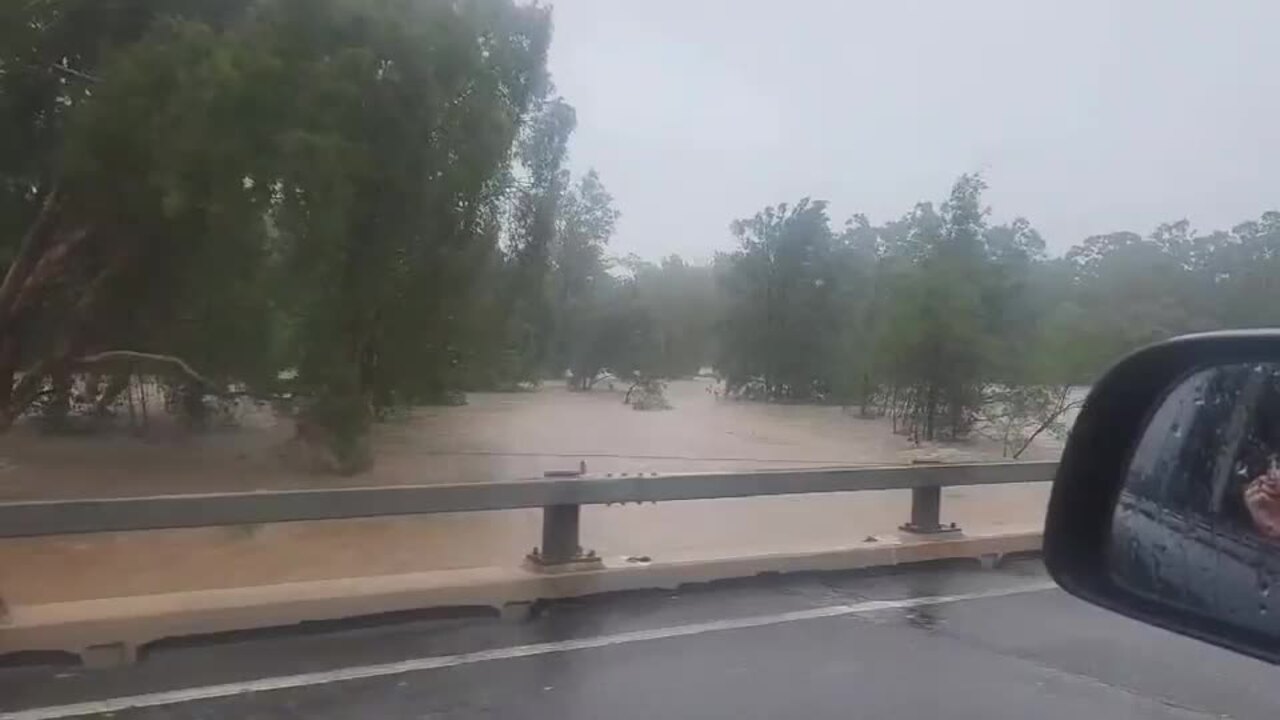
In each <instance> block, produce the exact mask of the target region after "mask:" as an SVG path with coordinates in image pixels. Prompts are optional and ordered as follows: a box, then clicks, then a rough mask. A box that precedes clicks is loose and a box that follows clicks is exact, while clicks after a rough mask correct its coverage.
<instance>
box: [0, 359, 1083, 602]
mask: <svg viewBox="0 0 1280 720" xmlns="http://www.w3.org/2000/svg"><path fill="white" fill-rule="evenodd" d="M668 398H669V399H670V401H671V403H672V405H673V406H674V407H673V409H671V410H667V411H650V412H639V411H634V410H631V409H630V408H629V407H627V406H626V405H623V403H622V393H621V392H620V391H609V390H608V389H603V390H600V391H594V392H591V393H573V392H568V391H567V390H564V389H562V388H559V387H545V388H543V389H541V390H539V391H537V392H528V393H477V394H472V395H471V396H469V398H468V400H469V402H468V404H467V405H465V406H461V407H433V408H421V409H417V410H415V411H414V412H412V413H411V414H410V415H409V416H408V417H406V418H404V419H402V420H398V421H395V422H392V423H388V424H385V425H382V426H380V427H379V428H378V429H377V432H376V436H375V452H376V456H377V466H376V468H375V469H374V470H373V471H372V472H370V473H367V474H364V475H360V476H356V477H353V478H335V477H315V476H310V475H305V474H301V473H296V472H290V471H288V470H286V469H284V468H283V467H282V465H281V463H280V460H279V458H278V454H277V450H276V448H277V447H278V446H279V444H280V443H281V442H282V441H283V440H285V439H286V438H288V437H289V435H290V433H291V431H292V430H291V427H290V426H289V424H288V423H287V422H281V421H278V420H277V419H275V418H274V417H273V416H271V415H270V413H267V412H253V413H248V414H246V415H245V416H244V417H243V418H242V423H241V425H240V426H239V427H237V428H231V429H224V430H220V431H216V432H213V433H209V434H205V435H201V436H182V435H174V434H168V435H167V436H161V435H163V434H161V433H157V435H156V436H152V437H150V438H135V437H130V436H126V435H117V436H112V437H56V438H54V437H44V436H40V435H38V434H35V433H33V432H30V431H27V430H21V429H20V430H17V431H15V432H12V433H10V434H8V435H7V436H5V437H4V438H3V439H0V463H2V464H0V499H10V500H11V499H31V498H56V497H92V496H97V497H102V496H122V495H134V494H158V493H166V494H167V493H185V492H208V491H214V490H249V489H267V488H293V487H337V486H345V485H377V484H421V483H457V482H486V481H491V480H498V479H502V480H509V479H517V478H520V477H536V476H539V475H541V474H542V473H543V472H544V471H547V470H558V469H568V468H573V467H576V466H577V465H578V463H579V462H580V461H585V462H586V463H587V466H588V469H589V470H590V471H591V472H593V473H596V472H599V473H608V472H613V473H621V472H628V473H634V472H675V471H698V470H722V469H751V468H759V469H766V468H785V467H797V466H803V467H815V466H822V465H850V464H885V463H899V462H908V461H910V460H911V459H913V458H919V457H921V456H925V457H936V458H942V459H949V460H980V459H999V457H1000V451H999V445H998V444H997V443H995V442H992V441H987V440H977V441H973V442H969V443H965V444H962V445H957V446H951V447H923V448H920V447H915V446H913V445H912V444H911V443H910V442H909V441H908V440H907V439H905V438H903V437H901V436H897V435H894V434H893V433H892V432H891V431H890V427H889V425H888V423H887V422H886V421H884V420H868V419H862V418H858V417H856V416H855V415H853V414H850V413H846V412H844V411H842V410H841V409H840V408H837V407H814V406H796V405H787V406H784V405H766V404H757V403H746V402H736V401H729V400H724V399H722V398H719V397H718V396H717V394H716V393H715V387H714V384H713V383H712V381H710V380H705V379H698V380H687V381H678V382H674V383H672V384H671V385H670V387H669V389H668ZM1059 452H1060V444H1059V443H1058V441H1057V440H1055V439H1053V438H1045V439H1044V440H1042V441H1038V442H1037V444H1036V446H1035V447H1033V448H1032V451H1031V453H1029V455H1028V456H1026V457H1027V458H1029V459H1052V458H1054V457H1056V455H1057V454H1058V453H1059ZM1046 497H1047V487H1045V484H1043V483H1037V484H1028V485H1018V486H993V487H970V488H953V489H948V490H947V491H946V493H945V497H944V506H943V512H944V519H945V520H955V521H957V522H960V523H961V524H962V525H968V526H981V527H984V528H992V527H1009V528H1020V529H1021V528H1029V527H1034V526H1036V525H1038V524H1039V523H1040V522H1041V520H1042V517H1043V507H1044V502H1045V498H1046ZM908 507H909V497H908V494H907V493H906V492H904V491H885V492H865V493H842V494H833V495H823V496H794V497H773V498H747V499H734V500H704V501H689V502H679V503H665V504H662V505H647V506H642V507H636V506H627V507H617V506H615V507H588V508H586V509H585V510H584V514H583V528H582V535H583V541H584V544H586V545H589V546H590V547H592V548H593V549H596V550H598V551H599V552H601V553H602V554H604V555H606V556H611V557H612V556H630V555H647V556H649V557H653V558H655V559H679V558H688V557H695V556H702V555H715V554H740V553H745V552H782V551H802V550H808V549H815V548H823V547H833V546H837V545H846V544H852V543H856V542H861V541H862V540H863V539H864V538H865V537H866V536H868V535H875V534H883V533H892V532H894V530H895V528H896V527H897V525H898V524H900V523H901V522H903V521H904V520H905V519H906V516H907V511H908ZM539 523H540V513H539V511H536V510H532V511H530V510H517V511H503V512H484V513H456V514H441V515H431V516H417V517H404V518H378V519H368V520H342V521H324V522H306V523H289V524H274V525H263V526H239V527H229V528H202V529H190V530H166V531H149V532H138V533H103V534H97V535H81V536H64V537H50V538H31V539H17V540H4V541H0V597H4V598H5V599H6V601H8V602H10V603H14V604H21V603H29V602H48V601H59V600H73V599H85V598H94V597H114V596H123V595H133V594H139V593H151V592H165V591H175V590H185V589H202V588H216V587H232V586H240V585H254V584H268V583H277V582H287V581H294V580H307V579H320V578H332V577H346V576H353V575H366V574H383V573H397V572H410V571H421V570H434V569H445V568H458V567H470V566H478V565H495V564H499V565H511V564H515V563H517V562H518V561H519V559H520V558H521V557H522V556H523V554H524V553H526V552H528V551H529V550H530V549H531V548H532V547H533V546H534V545H535V544H536V543H537V540H538V532H539Z"/></svg>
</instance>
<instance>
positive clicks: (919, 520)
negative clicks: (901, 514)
mask: <svg viewBox="0 0 1280 720" xmlns="http://www.w3.org/2000/svg"><path fill="white" fill-rule="evenodd" d="M941 511H942V488H940V487H938V486H936V485H935V486H933V487H918V488H911V522H909V523H907V524H906V525H900V526H899V528H898V529H899V530H903V531H905V532H911V533H919V534H921V535H932V534H935V533H944V532H958V531H959V530H960V528H959V527H958V526H957V525H956V524H955V523H951V524H949V525H943V524H942V522H941Z"/></svg>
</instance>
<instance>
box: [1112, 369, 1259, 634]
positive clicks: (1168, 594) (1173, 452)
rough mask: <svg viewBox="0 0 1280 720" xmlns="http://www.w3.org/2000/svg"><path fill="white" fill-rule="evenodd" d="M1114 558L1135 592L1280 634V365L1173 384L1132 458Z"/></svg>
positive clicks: (1210, 372)
mask: <svg viewBox="0 0 1280 720" xmlns="http://www.w3.org/2000/svg"><path fill="white" fill-rule="evenodd" d="M1108 560H1109V563H1110V572H1111V574H1112V577H1113V578H1114V579H1115V580H1116V582H1117V583H1119V584H1120V585H1122V586H1124V587H1126V588H1128V589H1130V590H1132V591H1135V592H1137V593H1140V594H1142V595H1146V596H1149V597H1151V598H1153V599H1156V600H1158V601H1160V602H1162V603H1165V604H1174V605H1178V606H1181V607H1182V608H1183V609H1187V610H1191V611H1193V612H1195V613H1197V614H1200V615H1203V616H1207V617H1211V618H1215V619H1218V620H1222V621H1225V622H1228V623H1230V624H1232V625H1235V626H1237V627H1240V628H1241V629H1244V630H1248V631H1251V632H1258V633H1263V634H1267V635H1272V636H1275V635H1277V634H1280V589H1277V588H1275V585H1276V583H1277V581H1280V363H1264V364H1257V363H1250V364H1235V365H1222V366H1216V367H1210V368H1206V369H1203V370H1199V371H1197V372H1194V373H1192V374H1191V375H1189V376H1187V377H1185V378H1184V379H1183V380H1181V381H1180V382H1178V383H1176V384H1174V386H1173V387H1172V388H1171V389H1170V390H1169V392H1168V394H1167V395H1166V396H1165V398H1164V400H1163V402H1162V403H1161V404H1160V405H1159V406H1158V407H1157V409H1156V411H1155V412H1154V413H1153V414H1152V416H1151V419H1150V421H1149V423H1148V425H1147V427H1146V430H1145V432H1144V434H1143V436H1142V438H1141V439H1140V441H1139V442H1138V445H1137V447H1136V448H1135V450H1134V453H1133V456H1132V458H1131V460H1130V465H1129V469H1128V473H1127V477H1126V482H1125V486H1124V489H1123V490H1122V491H1121V494H1120V500H1119V503H1118V504H1117V505H1116V510H1115V515H1114V517H1113V518H1112V523H1111V539H1110V545H1109V553H1108Z"/></svg>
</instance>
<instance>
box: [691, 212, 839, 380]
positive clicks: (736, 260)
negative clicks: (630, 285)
mask: <svg viewBox="0 0 1280 720" xmlns="http://www.w3.org/2000/svg"><path fill="white" fill-rule="evenodd" d="M730 229H731V231H732V232H733V234H734V236H735V237H736V238H737V240H738V243H739V248H738V249H737V250H736V251H734V252H732V253H728V254H723V255H720V256H719V257H718V258H717V262H716V264H717V273H718V275H719V282H720V288H721V292H722V293H723V294H724V302H725V306H726V310H727V313H726V315H725V317H724V318H723V319H722V321H721V322H722V325H721V339H720V346H719V348H718V356H717V360H716V366H717V368H719V369H720V371H721V372H722V373H723V374H724V375H725V376H726V378H727V386H728V389H729V390H730V391H731V392H738V391H744V390H745V391H747V392H749V393H754V392H755V388H758V391H759V394H761V395H762V396H763V397H765V398H768V399H779V400H781V399H787V400H811V399H821V398H823V397H825V396H826V395H827V393H829V392H830V390H831V387H832V384H833V383H832V378H831V375H830V370H831V362H830V357H831V353H832V352H833V349H834V347H835V345H836V341H835V330H836V325H837V318H836V317H835V314H834V313H833V308H834V307H835V305H834V298H835V296H836V294H837V290H836V283H837V282H839V281H840V280H841V278H839V277H837V276H836V273H835V270H834V266H833V265H832V263H831V262H830V260H831V257H832V254H833V237H832V232H831V228H830V224H829V221H828V219H827V213H826V203H823V202H820V201H810V200H808V199H804V200H801V201H800V202H799V203H797V204H796V205H795V206H788V205H786V204H781V205H777V206H774V207H768V208H765V209H764V210H762V211H761V212H758V213H756V214H755V215H754V216H753V217H751V218H748V219H744V220H735V221H734V222H733V223H732V225H731V226H730Z"/></svg>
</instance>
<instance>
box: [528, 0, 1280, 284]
mask: <svg viewBox="0 0 1280 720" xmlns="http://www.w3.org/2000/svg"><path fill="white" fill-rule="evenodd" d="M553 13H554V22H555V39H554V42H553V43H552V49H551V55H550V66H551V71H552V74H553V80H554V82H555V83H556V86H557V91H558V92H559V93H560V94H561V95H563V96H564V97H565V99H566V100H568V101H569V102H570V103H571V104H573V105H574V107H575V108H576V109H577V118H578V128H577V131H576V132H575V133H574V135H573V137H572V139H571V142H570V165H571V167H572V168H573V170H574V171H575V172H576V173H582V172H585V171H586V170H587V169H590V168H595V169H596V170H598V171H599V172H600V175H601V178H602V180H603V181H604V183H605V185H606V187H608V188H609V190H610V192H611V193H612V194H613V196H614V197H615V200H616V205H617V207H618V209H619V210H620V212H621V218H620V220H619V221H618V226H617V235H616V237H615V238H614V240H613V242H612V243H611V245H610V249H611V252H613V253H615V254H617V255H627V254H631V253H634V254H637V255H639V256H641V257H644V258H646V259H657V258H659V257H662V256H666V255H669V254H672V253H676V254H679V255H681V256H682V257H684V258H686V259H688V260H690V261H693V262H705V261H708V260H710V259H711V257H712V256H713V254H714V253H715V252H716V251H723V250H728V249H730V248H732V247H733V244H734V243H733V239H732V237H731V235H730V233H729V230H728V227H729V223H730V222H731V221H732V220H733V219H735V218H742V217H749V216H751V215H752V214H754V213H755V212H756V211H758V210H760V209H761V208H763V207H764V206H766V205H772V204H776V203H780V202H787V203H794V202H796V201H797V200H799V199H801V198H803V197H812V198H814V199H820V200H826V201H828V202H829V203H830V206H829V212H830V215H831V218H832V223H833V226H836V227H839V226H840V225H842V224H843V222H844V220H845V219H846V218H848V217H849V216H851V215H853V214H854V213H863V214H865V215H867V216H868V217H869V218H870V219H871V221H872V222H873V223H876V224H878V223H882V222H885V221H887V220H891V219H895V218H898V217H901V216H902V215H903V214H904V213H906V212H907V211H908V210H910V209H911V207H912V206H914V205H915V203H917V202H920V201H930V202H933V203H935V205H936V204H940V203H941V202H942V200H943V199H945V197H946V194H947V191H948V189H949V188H950V187H951V185H952V183H953V182H954V181H955V180H956V178H957V177H959V176H960V175H961V174H964V173H972V172H978V173H981V174H982V175H983V177H984V178H985V180H986V181H987V183H988V185H989V187H990V190H989V192H988V195H987V202H988V204H989V205H990V206H991V208H992V215H991V221H992V222H993V223H1003V222H1008V221H1011V220H1012V219H1013V218H1015V217H1018V216H1022V217H1026V218H1027V219H1028V220H1030V221H1031V223H1032V224H1033V225H1034V226H1035V227H1036V229H1037V230H1039V231H1040V233H1041V234H1042V235H1043V236H1044V238H1045V240H1046V241H1047V243H1048V250H1049V252H1050V253H1051V254H1053V255H1059V254H1061V253H1063V252H1065V251H1066V250H1067V249H1068V248H1069V247H1071V246H1072V245H1075V244H1077V243H1079V242H1081V241H1082V240H1084V239H1085V238H1086V237H1089V236H1092V235H1099V234H1105V233H1109V232H1116V231H1126V230H1127V231H1133V232H1137V233H1139V234H1142V235H1147V234H1148V233H1150V232H1151V231H1152V230H1153V229H1154V228H1155V227H1156V226H1158V225H1159V224H1160V223H1164V222H1173V221H1177V220H1182V219H1186V220H1188V221H1190V223H1191V225H1192V226H1193V227H1195V228H1196V229H1198V230H1199V231H1201V232H1210V231H1213V230H1219V229H1222V230H1229V229H1230V228H1231V227H1232V226H1233V225H1235V224H1237V223H1239V222H1242V221H1245V220H1248V219H1252V218H1257V217H1258V216H1259V215H1260V214H1261V213H1262V212H1264V211H1267V210H1271V209H1275V208H1276V207H1277V206H1278V205H1280V203H1277V202H1276V201H1275V197H1276V195H1277V191H1278V190H1280V181H1277V180H1275V179H1272V178H1271V177H1269V175H1267V174H1266V170H1265V169H1266V168H1267V167H1268V166H1271V165H1275V164H1276V163H1277V161H1280V142H1277V141H1280V128H1277V126H1276V124H1275V123H1274V120H1273V118H1274V117H1275V115H1276V111H1277V110H1280V100H1277V99H1276V96H1275V94H1274V93H1273V92H1271V91H1270V90H1271V88H1273V86H1274V81H1273V80H1272V79H1271V75H1272V73H1271V71H1270V70H1269V68H1268V65H1269V64H1268V63H1267V62H1265V60H1266V57H1267V56H1266V54H1265V53H1266V49H1267V43H1268V40H1269V35H1270V28H1273V27H1275V26H1276V23H1277V21H1280V6H1277V5H1271V4H1267V3H1263V2H1248V3H1244V2H1242V3H1232V4H1229V5H1228V4H1213V5H1208V4H1196V3H1189V2H1176V3H1174V2H1157V1H1155V0H1144V1H1143V2H1134V3H1126V4H1124V5H1122V6H1111V5H1109V4H1107V3H1103V2H1099V1H1097V0H1088V1H1086V2H1076V3H1070V4H1066V3H1044V4H1037V5H1035V6H1034V7H1032V6H1029V5H1027V4H1024V3H1017V2H991V3H984V4H981V5H970V4H965V5H951V4H945V3H936V2H908V3H901V4H895V5H893V6H882V5H880V4H874V5H864V4H850V5H845V4H843V3H830V2H808V3H800V4H798V5H794V6H786V7H783V6H778V5H774V4H743V3H728V2H701V3H694V4H687V5H686V4H673V3H670V2H650V3H644V4H630V3H628V4H623V3H604V2H594V1H586V0H558V1H557V2H554V3H553ZM761 48H773V50H772V51H769V52H763V51H761Z"/></svg>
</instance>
